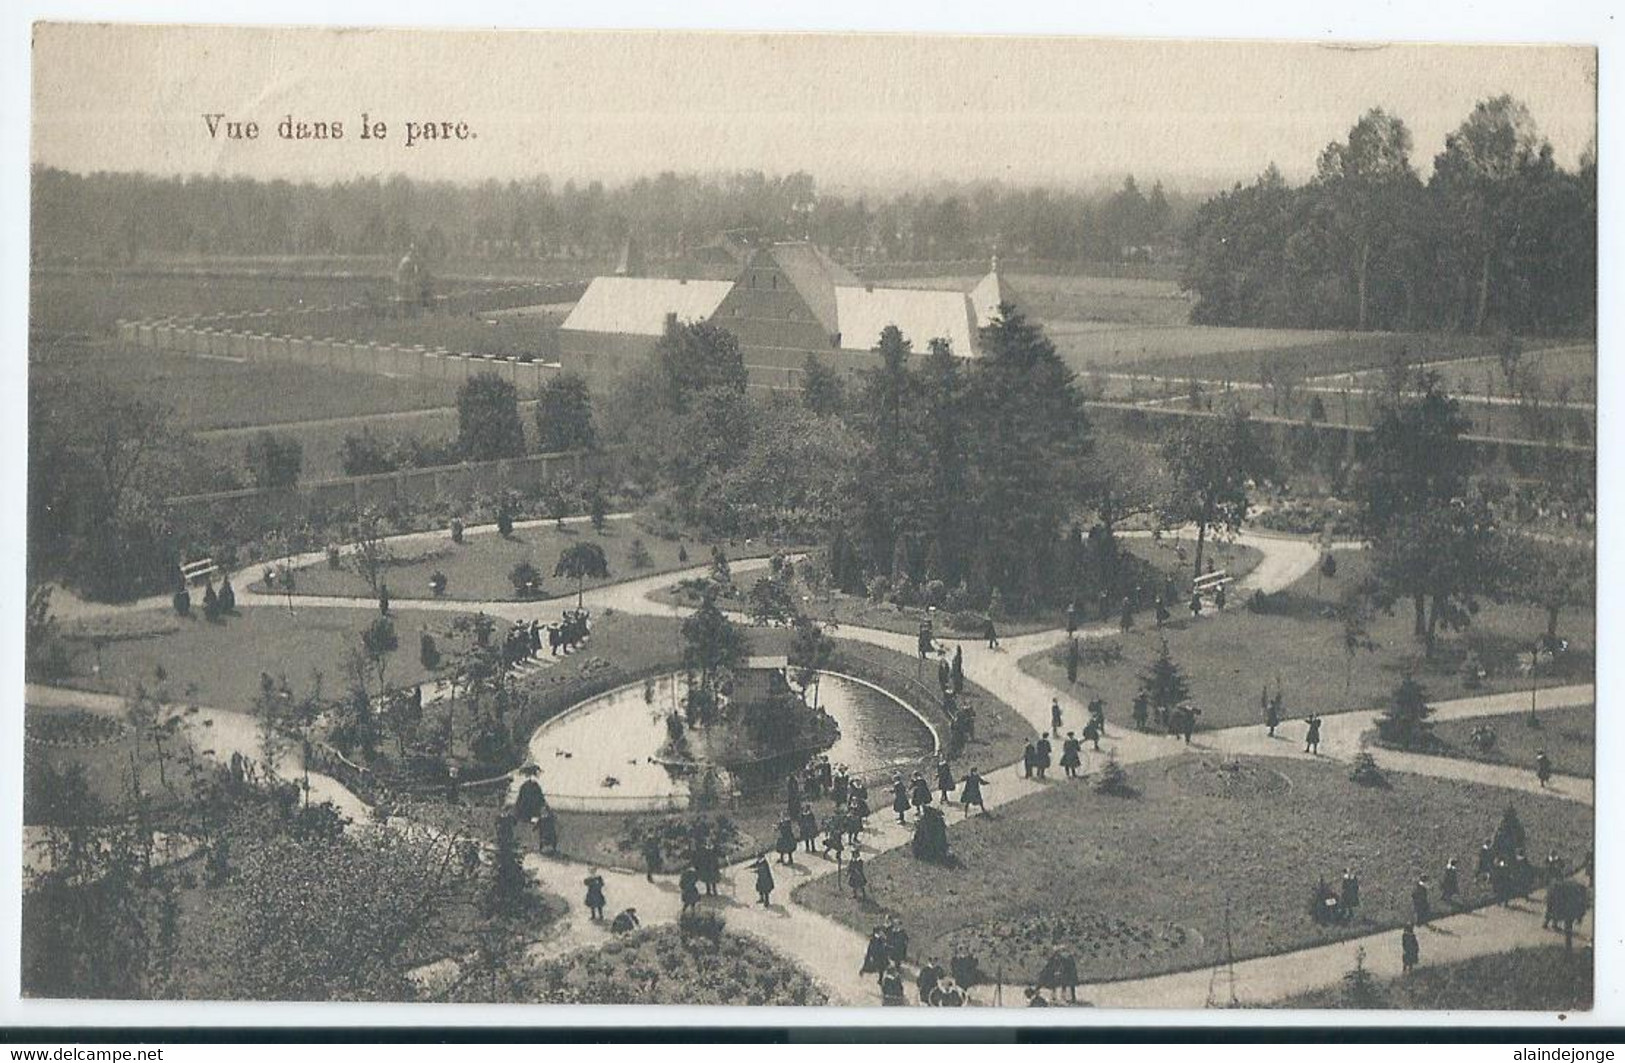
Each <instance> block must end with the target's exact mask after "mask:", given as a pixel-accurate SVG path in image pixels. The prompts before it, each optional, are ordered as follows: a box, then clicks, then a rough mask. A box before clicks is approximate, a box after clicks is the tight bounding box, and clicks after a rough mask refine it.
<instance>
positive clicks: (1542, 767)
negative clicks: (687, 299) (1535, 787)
mask: <svg viewBox="0 0 1625 1063" xmlns="http://www.w3.org/2000/svg"><path fill="white" fill-rule="evenodd" d="M1535 778H1537V779H1539V780H1540V788H1541V789H1542V790H1544V789H1546V784H1547V783H1549V782H1551V781H1552V761H1551V758H1550V757H1548V756H1547V755H1546V751H1545V750H1544V749H1539V750H1536V751H1535Z"/></svg>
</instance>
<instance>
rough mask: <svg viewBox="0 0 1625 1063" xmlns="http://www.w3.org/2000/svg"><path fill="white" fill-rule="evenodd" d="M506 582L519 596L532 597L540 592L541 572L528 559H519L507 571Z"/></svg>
mask: <svg viewBox="0 0 1625 1063" xmlns="http://www.w3.org/2000/svg"><path fill="white" fill-rule="evenodd" d="M508 582H509V583H512V584H513V590H514V593H515V594H517V595H519V597H521V598H534V597H536V596H537V595H538V594H540V593H542V574H541V573H540V572H538V571H537V570H536V566H535V565H533V564H531V563H530V562H529V561H521V562H519V564H517V565H515V566H514V567H513V570H512V571H510V572H509V573H508Z"/></svg>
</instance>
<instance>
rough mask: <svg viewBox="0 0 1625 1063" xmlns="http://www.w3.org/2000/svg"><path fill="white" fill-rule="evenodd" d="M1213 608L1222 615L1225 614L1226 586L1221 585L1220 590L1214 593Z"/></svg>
mask: <svg viewBox="0 0 1625 1063" xmlns="http://www.w3.org/2000/svg"><path fill="white" fill-rule="evenodd" d="M1213 607H1214V608H1215V609H1217V610H1218V611H1219V612H1221V613H1222V612H1224V584H1222V583H1221V584H1219V588H1218V590H1216V591H1214V592H1213Z"/></svg>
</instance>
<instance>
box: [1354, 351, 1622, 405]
mask: <svg viewBox="0 0 1625 1063" xmlns="http://www.w3.org/2000/svg"><path fill="white" fill-rule="evenodd" d="M1522 366H1523V367H1524V368H1526V369H1533V370H1534V371H1535V373H1536V374H1537V375H1538V377H1539V379H1540V381H1541V386H1542V390H1543V393H1544V394H1545V395H1546V396H1548V397H1555V395H1556V394H1557V392H1558V390H1559V389H1560V388H1563V387H1565V386H1566V388H1567V390H1568V392H1569V399H1570V400H1571V401H1575V402H1595V401H1596V399H1597V345H1596V344H1595V343H1575V344H1569V343H1563V344H1561V345H1559V346H1556V347H1552V348H1549V349H1545V350H1531V351H1528V352H1526V353H1525V354H1524V357H1523V361H1522ZM1432 369H1433V371H1434V372H1436V373H1438V374H1439V375H1440V376H1441V377H1442V378H1443V379H1444V386H1445V389H1446V390H1447V391H1449V392H1451V393H1452V394H1459V395H1490V396H1495V397H1499V398H1509V397H1512V396H1511V393H1510V392H1509V391H1508V390H1507V381H1506V374H1505V373H1504V372H1503V371H1502V369H1501V360H1500V359H1499V358H1469V359H1462V360H1461V361H1455V362H1448V363H1446V364H1444V365H1439V366H1433V367H1432ZM1353 383H1354V384H1355V386H1363V387H1381V386H1382V374H1381V373H1380V372H1369V373H1362V374H1359V375H1357V376H1356V377H1354V379H1353Z"/></svg>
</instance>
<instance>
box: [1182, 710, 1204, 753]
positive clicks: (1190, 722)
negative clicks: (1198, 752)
mask: <svg viewBox="0 0 1625 1063" xmlns="http://www.w3.org/2000/svg"><path fill="white" fill-rule="evenodd" d="M1200 715H1202V710H1201V709H1199V708H1197V707H1196V706H1195V705H1186V706H1185V707H1184V708H1183V709H1181V710H1180V714H1179V729H1180V732H1181V733H1182V734H1184V736H1185V744H1186V745H1187V746H1188V745H1190V744H1191V735H1193V734H1195V733H1196V718H1197V717H1198V716H1200Z"/></svg>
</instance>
